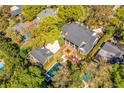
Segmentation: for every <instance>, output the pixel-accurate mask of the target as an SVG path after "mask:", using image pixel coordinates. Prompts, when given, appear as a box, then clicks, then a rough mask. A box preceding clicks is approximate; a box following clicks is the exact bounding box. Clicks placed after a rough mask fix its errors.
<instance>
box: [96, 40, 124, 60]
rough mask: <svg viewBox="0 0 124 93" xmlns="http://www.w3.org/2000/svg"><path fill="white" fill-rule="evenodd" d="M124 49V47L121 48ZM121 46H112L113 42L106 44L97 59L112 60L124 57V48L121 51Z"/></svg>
mask: <svg viewBox="0 0 124 93" xmlns="http://www.w3.org/2000/svg"><path fill="white" fill-rule="evenodd" d="M121 48H122V46H121ZM121 48H120V47H119V46H117V45H114V44H112V43H111V42H106V43H105V44H104V45H103V46H102V48H101V49H100V50H99V51H98V53H97V54H96V55H95V59H99V58H101V57H102V58H104V59H106V60H110V59H111V58H113V57H114V58H115V57H121V56H122V55H124V50H122V49H124V46H123V48H122V49H121Z"/></svg>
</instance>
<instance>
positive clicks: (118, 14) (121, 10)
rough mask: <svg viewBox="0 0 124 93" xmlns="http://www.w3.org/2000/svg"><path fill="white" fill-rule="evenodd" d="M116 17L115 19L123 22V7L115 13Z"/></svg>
mask: <svg viewBox="0 0 124 93" xmlns="http://www.w3.org/2000/svg"><path fill="white" fill-rule="evenodd" d="M116 16H117V18H119V19H120V20H122V21H123V20H124V7H123V6H122V7H120V8H119V9H118V10H117V12H116Z"/></svg>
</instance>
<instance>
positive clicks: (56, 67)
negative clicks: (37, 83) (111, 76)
mask: <svg viewBox="0 0 124 93" xmlns="http://www.w3.org/2000/svg"><path fill="white" fill-rule="evenodd" d="M59 66H61V64H60V63H59V62H57V63H55V65H54V66H52V67H51V69H50V70H49V71H48V72H47V74H48V75H50V76H51V77H53V76H54V71H57V70H59Z"/></svg>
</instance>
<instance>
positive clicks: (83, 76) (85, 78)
mask: <svg viewBox="0 0 124 93" xmlns="http://www.w3.org/2000/svg"><path fill="white" fill-rule="evenodd" d="M82 80H84V81H86V80H87V77H86V75H85V74H84V73H83V75H82Z"/></svg>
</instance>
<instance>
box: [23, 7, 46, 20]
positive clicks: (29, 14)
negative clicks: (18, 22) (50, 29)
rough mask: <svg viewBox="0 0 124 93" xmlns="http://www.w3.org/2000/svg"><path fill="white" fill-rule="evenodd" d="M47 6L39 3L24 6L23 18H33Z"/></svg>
mask: <svg viewBox="0 0 124 93" xmlns="http://www.w3.org/2000/svg"><path fill="white" fill-rule="evenodd" d="M45 7H46V6H40V5H39V6H38V5H33V6H32V5H30V6H22V12H23V19H24V21H29V20H32V19H34V18H35V17H36V15H37V14H38V13H39V12H41V11H42V10H43V9H44V8H45Z"/></svg>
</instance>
